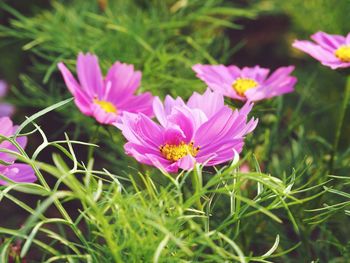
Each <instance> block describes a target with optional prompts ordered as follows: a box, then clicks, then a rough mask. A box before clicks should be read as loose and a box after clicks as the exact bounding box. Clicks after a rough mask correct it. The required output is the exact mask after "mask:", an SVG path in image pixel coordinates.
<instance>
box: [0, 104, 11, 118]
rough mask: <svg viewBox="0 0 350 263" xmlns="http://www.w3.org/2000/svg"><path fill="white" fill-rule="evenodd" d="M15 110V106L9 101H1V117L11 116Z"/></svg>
mask: <svg viewBox="0 0 350 263" xmlns="http://www.w3.org/2000/svg"><path fill="white" fill-rule="evenodd" d="M14 112H15V107H14V106H13V105H11V104H8V103H0V118H1V117H5V116H11V115H13V113H14Z"/></svg>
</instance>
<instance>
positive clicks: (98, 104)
mask: <svg viewBox="0 0 350 263" xmlns="http://www.w3.org/2000/svg"><path fill="white" fill-rule="evenodd" d="M58 68H59V69H60V71H61V73H62V76H63V78H64V81H65V83H66V85H67V88H68V90H69V91H70V92H71V94H72V95H73V96H74V102H75V104H76V105H77V107H78V108H79V110H80V111H81V112H82V113H83V114H85V115H87V116H92V117H94V118H95V119H96V121H97V122H99V123H101V124H113V123H115V122H116V121H117V120H118V119H119V118H120V116H122V115H123V113H124V112H142V113H144V114H146V115H148V116H150V115H152V96H151V94H150V93H143V94H140V95H135V94H134V93H135V92H136V90H137V89H138V88H139V87H140V83H141V72H140V71H135V70H134V66H133V65H128V64H125V63H121V62H119V61H117V62H115V63H114V64H113V65H112V66H111V68H110V69H109V70H108V73H107V75H106V77H105V78H104V77H103V76H102V73H101V69H100V66H99V64H98V58H97V56H95V55H92V54H90V53H87V54H83V53H80V54H79V55H78V59H77V75H78V79H79V82H78V81H77V80H76V79H75V78H74V77H73V75H72V73H71V72H70V71H69V70H68V69H67V67H66V66H65V65H64V64H63V63H59V64H58Z"/></svg>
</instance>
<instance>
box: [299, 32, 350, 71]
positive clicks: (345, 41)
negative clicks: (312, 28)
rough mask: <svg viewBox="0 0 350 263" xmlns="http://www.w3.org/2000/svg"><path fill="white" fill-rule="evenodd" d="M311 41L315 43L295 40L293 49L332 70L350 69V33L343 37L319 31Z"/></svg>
mask: <svg viewBox="0 0 350 263" xmlns="http://www.w3.org/2000/svg"><path fill="white" fill-rule="evenodd" d="M311 39H312V40H313V41H308V40H295V41H294V43H293V47H295V48H297V49H299V50H301V51H303V52H305V53H307V54H309V55H310V56H312V57H313V58H315V59H317V60H318V61H320V62H321V64H322V65H324V66H327V67H330V68H331V69H338V68H348V67H350V33H348V34H347V35H346V36H342V35H335V34H327V33H325V32H321V31H319V32H317V33H315V34H313V35H312V36H311Z"/></svg>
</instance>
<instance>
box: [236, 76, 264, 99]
mask: <svg viewBox="0 0 350 263" xmlns="http://www.w3.org/2000/svg"><path fill="white" fill-rule="evenodd" d="M257 86H258V82H256V81H255V80H253V79H249V78H237V79H236V80H235V82H234V83H233V84H232V88H233V89H234V90H235V91H236V92H237V93H238V95H240V96H244V93H245V92H246V91H247V90H249V89H253V88H256V87H257Z"/></svg>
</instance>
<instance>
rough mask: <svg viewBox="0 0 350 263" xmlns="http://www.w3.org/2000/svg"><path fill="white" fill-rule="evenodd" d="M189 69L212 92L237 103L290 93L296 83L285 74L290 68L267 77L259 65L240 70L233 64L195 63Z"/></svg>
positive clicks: (287, 73)
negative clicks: (238, 101)
mask: <svg viewBox="0 0 350 263" xmlns="http://www.w3.org/2000/svg"><path fill="white" fill-rule="evenodd" d="M192 69H193V70H194V71H195V72H196V73H197V77H198V78H200V79H201V80H203V81H204V82H205V83H206V84H207V85H208V87H209V88H211V89H212V90H214V91H217V92H219V93H221V94H223V95H225V96H227V97H230V98H233V99H237V100H241V101H247V100H248V101H259V100H263V99H268V98H271V97H275V96H279V95H282V94H285V93H289V92H292V91H293V90H294V85H295V83H296V81H297V79H296V78H295V77H293V76H290V75H289V74H290V73H291V72H292V71H293V70H294V66H289V67H280V68H278V69H277V70H276V71H274V72H273V73H272V74H271V75H270V76H269V77H268V74H269V72H270V70H269V69H266V68H261V67H259V66H255V67H253V68H249V67H244V68H242V69H240V68H238V67H236V66H234V65H231V66H224V65H201V64H197V65H194V66H193V67H192Z"/></svg>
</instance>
